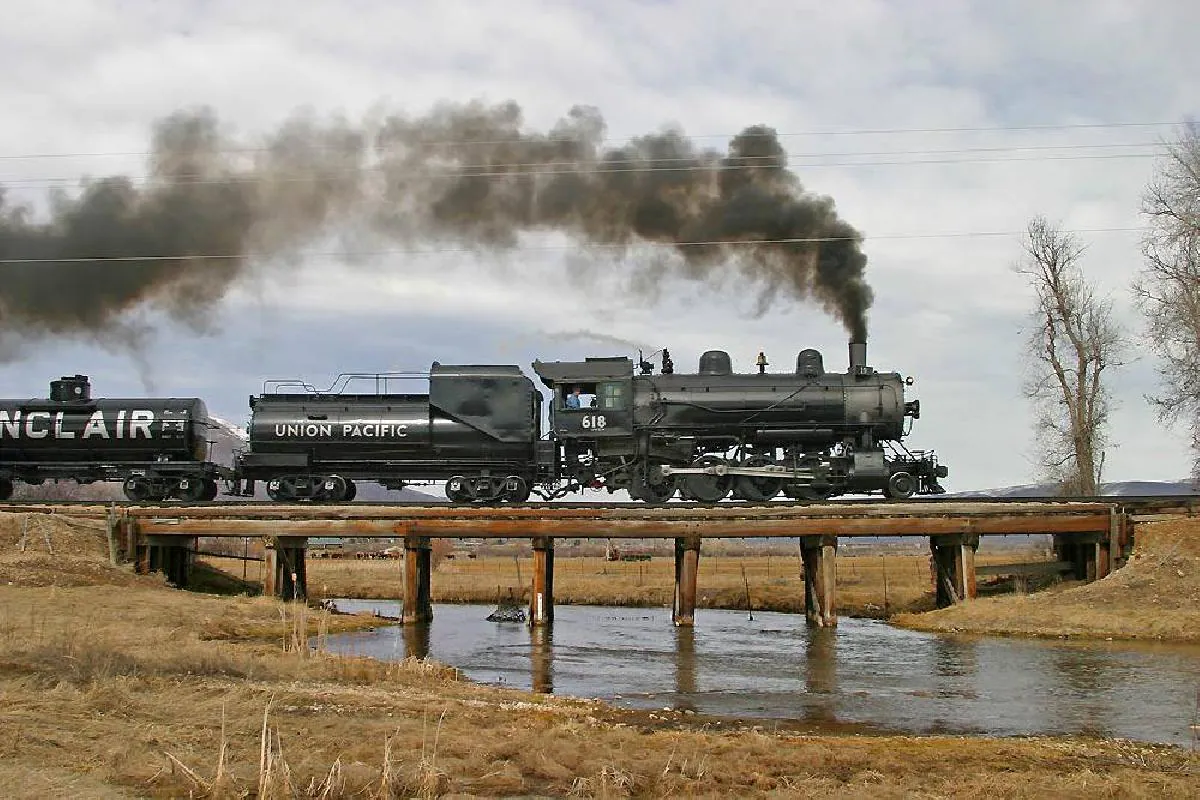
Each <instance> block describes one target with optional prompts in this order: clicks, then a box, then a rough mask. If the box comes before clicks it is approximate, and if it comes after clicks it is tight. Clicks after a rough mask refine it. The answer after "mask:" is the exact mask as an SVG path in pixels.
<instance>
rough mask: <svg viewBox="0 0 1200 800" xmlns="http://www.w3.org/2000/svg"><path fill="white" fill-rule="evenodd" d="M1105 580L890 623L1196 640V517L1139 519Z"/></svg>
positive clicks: (1199, 625) (1199, 606)
mask: <svg viewBox="0 0 1200 800" xmlns="http://www.w3.org/2000/svg"><path fill="white" fill-rule="evenodd" d="M1136 536H1137V542H1136V546H1135V548H1134V552H1133V555H1132V557H1131V558H1130V559H1129V563H1127V564H1126V565H1125V566H1124V567H1122V568H1121V569H1118V570H1117V571H1115V572H1113V573H1112V574H1111V575H1109V576H1108V577H1107V578H1104V579H1103V580H1099V581H1096V582H1095V583H1090V584H1062V585H1060V586H1056V587H1052V588H1050V589H1048V590H1046V591H1043V592H1037V593H1035V594H1030V595H1009V596H1004V597H992V598H987V599H980V600H975V601H973V602H971V603H967V604H964V605H961V606H957V607H954V608H946V609H942V610H940V611H934V612H930V613H927V614H903V615H900V616H898V617H895V618H893V620H892V621H893V622H894V623H897V624H900V625H904V626H905V627H910V628H916V629H920V630H929V631H954V632H970V633H991V634H1018V635H1028V636H1043V637H1089V638H1110V639H1163V640H1174V641H1190V642H1200V520H1195V519H1180V520H1178V521H1170V522H1155V523H1149V524H1139V525H1138V527H1137V532H1136Z"/></svg>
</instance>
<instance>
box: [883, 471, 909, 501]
mask: <svg viewBox="0 0 1200 800" xmlns="http://www.w3.org/2000/svg"><path fill="white" fill-rule="evenodd" d="M916 491H917V479H916V478H914V477H913V476H912V475H910V474H909V473H907V472H893V473H892V476H891V477H890V478H888V482H887V488H886V489H884V490H883V493H884V494H886V495H887V496H888V497H891V498H892V499H894V500H904V499H905V498H909V497H912V496H913V493H914V492H916Z"/></svg>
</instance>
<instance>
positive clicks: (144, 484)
mask: <svg viewBox="0 0 1200 800" xmlns="http://www.w3.org/2000/svg"><path fill="white" fill-rule="evenodd" d="M121 488H122V489H124V491H125V496H126V497H127V498H129V499H130V500H132V501H133V502H135V503H145V502H146V501H148V500H153V499H156V498H155V497H154V486H153V485H151V483H150V481H149V480H147V479H146V478H126V479H125V485H124V486H123V487H121Z"/></svg>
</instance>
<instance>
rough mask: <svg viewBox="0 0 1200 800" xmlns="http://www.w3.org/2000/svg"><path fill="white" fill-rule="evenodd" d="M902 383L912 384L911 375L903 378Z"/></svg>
mask: <svg viewBox="0 0 1200 800" xmlns="http://www.w3.org/2000/svg"><path fill="white" fill-rule="evenodd" d="M904 385H905V386H912V385H913V376H912V375H909V376H908V377H907V378H905V379H904Z"/></svg>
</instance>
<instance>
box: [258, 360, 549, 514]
mask: <svg viewBox="0 0 1200 800" xmlns="http://www.w3.org/2000/svg"><path fill="white" fill-rule="evenodd" d="M424 378H428V392H424V393H401V392H393V391H391V385H392V384H393V383H394V382H395V381H397V380H400V381H403V380H409V381H412V380H421V379H424ZM364 381H366V382H367V383H368V384H370V383H372V382H373V384H374V385H373V388H372V389H371V390H370V391H361V387H362V385H363V382H364ZM352 388H353V389H357V391H351V389H352ZM541 406H542V395H541V392H539V391H538V390H537V387H536V386H535V385H534V383H533V381H531V380H530V379H529V378H528V377H526V376H525V375H524V374H523V373H522V372H521V370H520V368H519V367H516V366H503V365H502V366H477V365H443V364H439V363H437V362H434V364H433V366H432V368H431V370H430V372H429V373H428V375H424V374H421V375H415V374H398V373H390V374H377V375H362V374H345V375H341V376H339V378H338V379H337V380H336V381H335V382H334V385H333V386H332V387H331V388H330V389H327V390H323V391H317V390H315V389H314V388H313V387H312V386H309V385H307V384H302V383H298V382H280V381H269V382H268V383H267V384H265V385H264V390H263V393H262V394H259V395H258V396H251V398H250V407H251V420H250V429H249V433H250V443H249V450H248V452H246V453H243V454H242V455H241V456H240V457H239V461H238V465H237V468H238V471H239V474H240V475H241V477H242V479H243V480H244V481H246V482H247V483H246V486H245V487H244V488H243V493H245V494H253V482H254V481H259V480H261V481H265V482H266V487H267V494H268V495H269V496H270V497H271V498H272V499H274V500H277V501H295V500H317V501H326V502H339V501H348V500H352V499H354V496H355V494H356V489H355V483H354V482H355V481H368V480H369V481H375V482H378V483H379V484H381V485H382V486H384V487H386V488H388V489H401V488H403V487H404V486H405V485H406V484H407V483H410V482H426V481H445V482H446V495H447V497H448V498H449V499H451V500H453V501H456V502H470V501H474V500H491V501H509V502H524V501H525V500H527V499H528V498H529V494H530V491H531V488H532V487H533V485H534V484H535V482H537V481H538V480H540V479H541V478H542V477H543V476H542V475H540V474H539V470H538V457H537V453H538V450H539V447H542V448H544V447H545V444H546V443H539V439H540V438H541V420H542V417H541ZM544 460H545V461H546V462H547V463H548V462H549V460H550V459H549V458H548V457H546V458H545V459H544Z"/></svg>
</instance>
